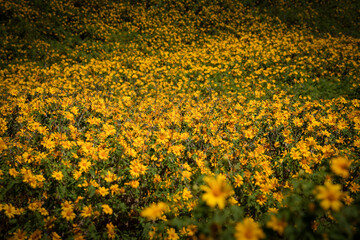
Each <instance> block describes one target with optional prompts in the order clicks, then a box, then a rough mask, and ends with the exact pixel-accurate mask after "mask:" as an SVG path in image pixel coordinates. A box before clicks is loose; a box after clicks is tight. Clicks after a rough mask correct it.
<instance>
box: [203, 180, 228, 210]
mask: <svg viewBox="0 0 360 240" xmlns="http://www.w3.org/2000/svg"><path fill="white" fill-rule="evenodd" d="M204 181H205V182H206V183H207V186H201V189H202V190H204V191H205V193H204V194H203V195H202V199H203V200H204V201H205V202H206V204H207V205H209V206H210V207H215V206H216V205H218V206H219V208H220V209H223V208H224V207H225V201H226V199H227V198H228V197H229V196H231V195H232V194H233V193H234V191H233V190H232V188H231V186H230V185H229V184H227V182H226V179H225V177H224V176H223V175H218V176H216V177H205V178H204Z"/></svg>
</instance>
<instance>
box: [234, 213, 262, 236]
mask: <svg viewBox="0 0 360 240" xmlns="http://www.w3.org/2000/svg"><path fill="white" fill-rule="evenodd" d="M261 238H265V234H264V232H263V230H262V229H261V228H260V226H259V224H258V223H257V222H255V221H254V220H253V219H252V218H245V219H244V221H243V222H241V223H237V224H236V227H235V239H237V240H258V239H261Z"/></svg>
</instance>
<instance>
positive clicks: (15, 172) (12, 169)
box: [9, 168, 19, 177]
mask: <svg viewBox="0 0 360 240" xmlns="http://www.w3.org/2000/svg"><path fill="white" fill-rule="evenodd" d="M9 175H10V176H12V177H16V176H17V175H19V172H18V171H16V169H15V168H10V169H9Z"/></svg>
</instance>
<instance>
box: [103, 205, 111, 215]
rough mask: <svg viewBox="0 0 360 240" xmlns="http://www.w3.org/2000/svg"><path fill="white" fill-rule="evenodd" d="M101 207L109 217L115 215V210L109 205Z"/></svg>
mask: <svg viewBox="0 0 360 240" xmlns="http://www.w3.org/2000/svg"><path fill="white" fill-rule="evenodd" d="M101 207H102V209H103V211H104V213H106V214H109V215H111V214H112V213H113V210H112V208H111V207H110V206H109V205H107V204H103V205H102V206H101Z"/></svg>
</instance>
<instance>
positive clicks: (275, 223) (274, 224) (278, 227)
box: [266, 215, 287, 235]
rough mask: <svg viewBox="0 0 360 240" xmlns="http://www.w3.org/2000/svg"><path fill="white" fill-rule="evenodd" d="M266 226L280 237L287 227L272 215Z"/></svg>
mask: <svg viewBox="0 0 360 240" xmlns="http://www.w3.org/2000/svg"><path fill="white" fill-rule="evenodd" d="M266 226H267V227H268V228H271V229H272V230H274V231H276V232H278V233H279V234H280V235H282V234H283V233H284V230H285V228H286V226H287V222H285V221H284V220H282V219H278V218H277V217H275V216H274V215H272V216H271V219H270V221H268V222H267V223H266Z"/></svg>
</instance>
